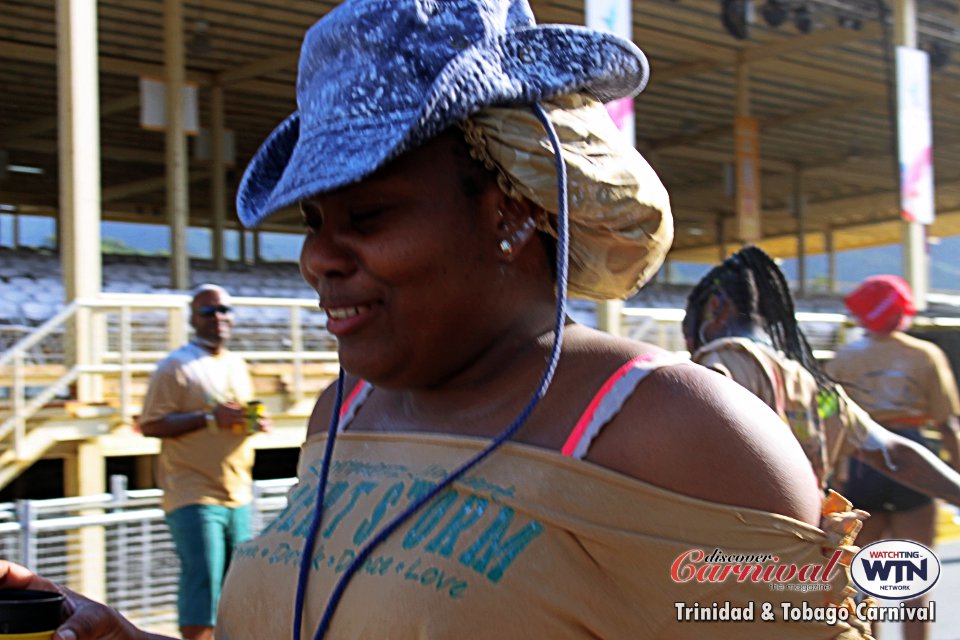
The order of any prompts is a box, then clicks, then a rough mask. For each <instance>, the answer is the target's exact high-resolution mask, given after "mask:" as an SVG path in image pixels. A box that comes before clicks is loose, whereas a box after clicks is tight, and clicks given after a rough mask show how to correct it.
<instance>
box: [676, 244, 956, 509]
mask: <svg viewBox="0 0 960 640" xmlns="http://www.w3.org/2000/svg"><path fill="white" fill-rule="evenodd" d="M683 332H684V337H685V339H686V341H687V348H688V349H689V351H690V353H691V358H692V359H693V361H694V362H697V363H699V364H702V365H704V366H706V367H708V368H711V369H714V370H716V371H719V372H720V373H722V374H724V375H725V376H727V377H729V378H732V379H733V380H735V381H737V382H738V383H740V384H741V385H742V386H744V387H746V388H747V389H749V390H750V391H752V392H753V393H754V394H755V395H756V396H757V397H759V398H760V399H761V400H763V401H764V402H765V403H766V404H767V405H768V406H769V407H770V408H771V409H773V410H774V411H776V412H777V414H778V415H779V416H780V417H781V419H782V420H783V421H784V422H786V423H787V424H788V425H789V426H790V428H791V430H792V431H793V434H794V436H795V437H796V438H797V440H798V441H799V442H800V444H801V446H802V447H803V450H804V451H805V452H806V454H807V458H808V459H809V460H810V464H811V465H812V466H813V468H814V472H815V473H816V474H817V477H818V478H819V479H820V482H821V486H823V487H826V485H827V484H828V482H830V481H831V479H834V480H835V479H836V478H835V477H834V476H835V475H836V474H838V473H842V472H843V471H844V470H843V469H839V468H838V466H839V465H840V463H842V462H843V461H845V460H846V457H847V455H853V456H854V457H855V458H856V459H858V460H861V461H863V462H864V463H865V464H867V465H870V466H871V467H873V468H874V469H876V470H878V471H879V472H881V473H883V474H885V475H887V476H890V477H892V478H895V479H897V480H898V481H900V482H902V483H904V484H906V485H908V486H911V487H913V488H914V489H916V490H918V491H921V492H923V493H925V494H928V495H931V496H935V497H940V498H943V499H945V500H947V501H949V502H952V503H953V504H960V474H957V473H956V472H954V471H953V470H952V469H950V468H949V467H948V466H947V465H946V464H944V463H943V462H942V461H941V460H939V459H938V458H937V457H936V456H934V455H933V454H932V453H930V452H929V451H928V450H927V449H925V448H923V447H921V446H919V445H917V444H916V443H914V442H912V441H911V440H908V439H906V438H904V437H901V436H899V435H897V434H895V433H893V432H891V431H889V430H887V429H885V428H883V427H882V426H881V425H879V424H877V422H876V421H874V420H873V419H872V418H870V416H869V415H868V414H867V413H866V412H865V411H864V410H863V409H861V408H860V407H859V406H858V405H857V404H856V403H854V402H853V401H852V400H850V398H849V397H848V396H847V394H846V393H845V392H844V390H843V387H841V386H840V385H838V384H837V383H836V382H835V381H834V380H833V379H832V378H831V377H830V376H829V375H828V374H827V373H826V371H824V369H823V368H822V367H821V366H820V364H819V362H818V361H817V359H816V358H815V357H814V355H813V351H812V349H811V348H810V344H809V343H808V342H807V339H806V336H805V335H804V334H803V331H802V330H801V329H800V327H799V325H798V324H797V321H796V315H795V309H794V303H793V296H792V295H791V294H790V288H789V285H788V284H787V281H786V278H785V277H784V275H783V272H781V271H780V268H779V267H778V266H777V264H776V263H775V262H774V261H773V259H771V258H770V256H768V255H767V254H766V253H764V251H763V250H761V249H760V248H758V247H755V246H747V247H744V248H743V249H741V250H740V251H738V252H736V253H734V254H733V255H732V256H730V257H729V258H727V259H726V260H725V261H724V262H723V263H722V264H720V265H719V266H716V267H714V268H713V269H711V270H710V271H709V272H708V273H707V274H706V275H705V276H704V277H703V278H702V279H701V280H700V282H699V283H698V284H697V285H696V287H694V289H693V291H691V293H690V295H689V296H688V298H687V308H686V315H685V316H684V319H683Z"/></svg>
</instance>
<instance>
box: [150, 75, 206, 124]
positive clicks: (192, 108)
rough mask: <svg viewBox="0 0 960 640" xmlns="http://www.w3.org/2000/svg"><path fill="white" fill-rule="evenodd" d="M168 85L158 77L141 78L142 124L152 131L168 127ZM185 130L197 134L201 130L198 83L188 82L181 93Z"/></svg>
mask: <svg viewBox="0 0 960 640" xmlns="http://www.w3.org/2000/svg"><path fill="white" fill-rule="evenodd" d="M166 95H167V85H166V83H165V82H164V81H163V80H159V79H156V78H146V77H141V78H140V126H141V127H142V128H144V129H148V130H150V131H165V130H166V128H167V99H166ZM181 96H182V101H181V106H182V114H183V131H184V133H186V134H189V135H192V136H195V135H197V134H198V133H199V132H200V109H199V107H198V105H197V85H196V83H194V82H186V83H184V85H183V92H182V94H181Z"/></svg>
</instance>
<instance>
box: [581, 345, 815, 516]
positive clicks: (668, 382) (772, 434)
mask: <svg viewBox="0 0 960 640" xmlns="http://www.w3.org/2000/svg"><path fill="white" fill-rule="evenodd" d="M587 458H588V460H590V461H592V462H594V463H597V464H600V465H602V466H605V467H608V468H611V469H614V470H616V471H619V472H621V473H625V474H627V475H630V476H633V477H635V478H637V479H640V480H643V481H645V482H649V483H651V484H655V485H657V486H660V487H663V488H665V489H669V490H672V491H676V492H678V493H683V494H685V495H689V496H693V497H697V498H702V499H706V500H711V501H714V502H720V503H724V504H730V505H735V506H742V507H749V508H754V509H761V510H764V511H770V512H774V513H780V514H783V515H787V516H790V517H793V518H796V519H798V520H802V521H805V522H808V523H810V524H817V523H818V522H819V515H820V500H821V494H820V490H819V487H818V485H817V482H816V479H815V477H814V474H813V470H812V469H811V467H810V464H809V462H808V461H807V459H806V457H805V456H804V454H803V451H802V449H801V448H800V445H799V443H798V442H797V441H796V439H795V438H794V436H793V434H792V433H791V432H790V430H789V428H788V427H787V425H786V424H784V422H783V421H782V420H780V418H779V417H778V416H777V415H776V414H775V413H774V412H773V411H771V410H770V408H769V407H767V405H765V404H764V403H763V402H762V401H760V400H759V399H758V398H756V397H755V396H754V395H753V394H751V393H750V392H749V391H747V390H746V389H744V388H743V387H741V386H740V385H738V384H737V383H735V382H733V381H731V380H729V379H727V378H725V377H724V376H722V375H720V374H718V373H716V372H714V371H710V370H708V369H706V368H704V367H701V366H699V365H696V364H693V363H683V364H678V365H675V366H665V367H661V368H659V369H657V370H656V371H654V372H653V373H651V374H650V375H649V376H648V378H647V379H645V380H644V381H643V382H642V383H641V384H640V385H639V386H638V387H637V390H636V391H635V392H634V394H633V396H632V397H631V398H630V399H629V400H628V401H627V402H626V404H625V405H624V407H623V409H622V410H621V412H620V413H619V414H618V416H617V417H616V418H615V419H614V420H613V421H612V422H611V423H610V424H609V425H607V426H606V427H605V428H604V430H603V431H602V432H601V434H600V436H598V438H597V439H596V441H595V442H594V444H593V446H592V447H591V449H590V452H589V455H588V456H587Z"/></svg>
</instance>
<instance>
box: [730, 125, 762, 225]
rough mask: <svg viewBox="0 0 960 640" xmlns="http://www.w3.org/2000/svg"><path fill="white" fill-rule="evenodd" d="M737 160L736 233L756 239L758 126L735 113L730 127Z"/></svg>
mask: <svg viewBox="0 0 960 640" xmlns="http://www.w3.org/2000/svg"><path fill="white" fill-rule="evenodd" d="M733 137H734V144H735V145H736V153H735V156H736V163H737V236H738V239H739V240H740V242H756V241H757V240H759V239H760V237H761V229H760V129H759V127H758V126H757V121H756V120H755V119H753V118H749V117H746V116H737V118H736V119H735V120H734V126H733Z"/></svg>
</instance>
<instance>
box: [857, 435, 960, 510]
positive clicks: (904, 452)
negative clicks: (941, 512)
mask: <svg viewBox="0 0 960 640" xmlns="http://www.w3.org/2000/svg"><path fill="white" fill-rule="evenodd" d="M881 429H882V431H883V433H882V434H879V435H878V438H879V440H880V444H881V445H882V447H880V448H876V449H869V450H868V449H858V450H857V451H856V452H854V454H853V455H854V457H856V458H857V459H858V460H862V461H863V462H865V463H866V464H868V465H870V466H871V467H873V468H874V469H876V470H877V471H879V472H880V473H882V474H884V475H886V476H888V477H890V478H892V479H894V480H896V481H897V482H899V483H901V484H905V485H906V486H908V487H910V488H911V489H913V490H915V491H919V492H920V493H924V494H926V495H928V496H931V497H934V498H942V499H944V500H946V501H947V502H950V503H952V504H955V505H957V506H960V473H957V472H956V471H954V470H953V469H951V468H950V467H949V466H948V465H947V464H946V463H945V462H943V461H942V460H940V458H938V457H937V456H936V455H934V454H933V453H932V452H931V451H930V450H929V449H927V448H925V447H924V446H922V445H919V444H917V443H916V442H913V441H912V440H908V439H907V438H904V437H903V436H899V435H897V434H896V433H893V432H892V431H889V430H887V429H883V428H882V427H881ZM883 449H886V453H887V457H889V459H890V463H892V464H893V466H894V468H893V469H891V468H890V466H889V465H888V464H887V461H886V460H885V459H884V452H883Z"/></svg>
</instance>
